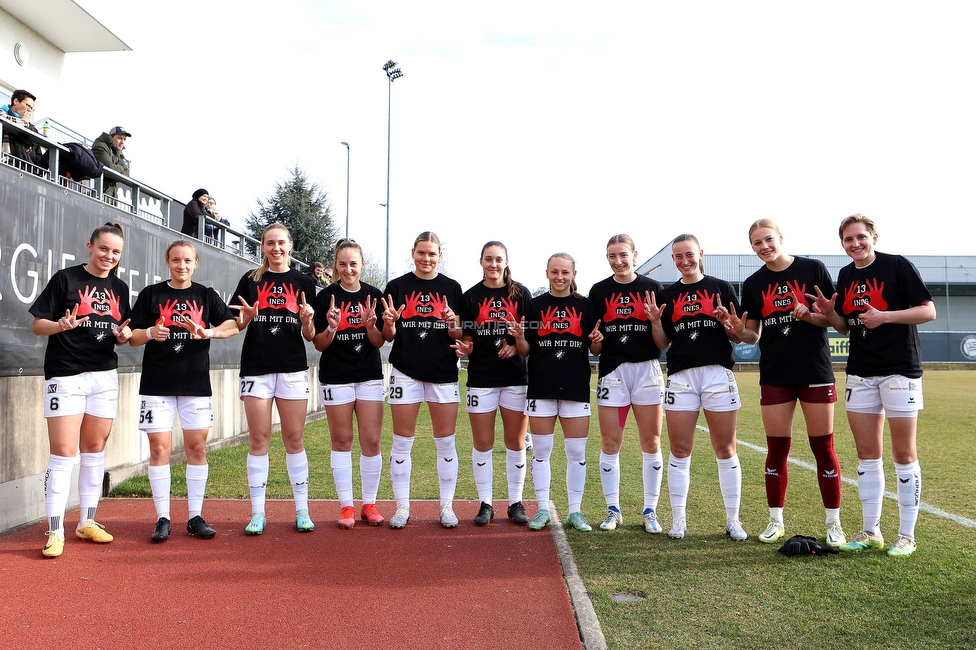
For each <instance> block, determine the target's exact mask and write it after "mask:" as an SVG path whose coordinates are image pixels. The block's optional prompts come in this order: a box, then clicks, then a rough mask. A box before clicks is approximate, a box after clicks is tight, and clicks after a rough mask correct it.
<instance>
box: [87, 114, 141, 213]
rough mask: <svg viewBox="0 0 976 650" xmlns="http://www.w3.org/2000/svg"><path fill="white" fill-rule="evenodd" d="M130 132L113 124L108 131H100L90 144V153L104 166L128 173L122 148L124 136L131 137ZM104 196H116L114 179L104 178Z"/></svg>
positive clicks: (127, 165)
mask: <svg viewBox="0 0 976 650" xmlns="http://www.w3.org/2000/svg"><path fill="white" fill-rule="evenodd" d="M131 137H132V134H131V133H129V132H128V131H126V130H125V129H123V128H122V127H121V126H113V127H112V130H111V131H109V132H108V133H102V134H101V135H100V136H98V139H97V140H95V144H93V145H92V153H94V154H95V158H96V159H98V161H99V162H100V163H102V164H103V165H105V166H106V167H108V168H110V169H113V170H115V171H117V172H118V173H120V174H125V175H126V176H128V175H129V161H128V160H126V159H125V154H124V153H122V150H123V149H125V140H126V138H131ZM103 194H104V195H105V196H111V197H112V198H116V187H115V181H114V180H112V179H110V178H106V179H105V187H104V190H103Z"/></svg>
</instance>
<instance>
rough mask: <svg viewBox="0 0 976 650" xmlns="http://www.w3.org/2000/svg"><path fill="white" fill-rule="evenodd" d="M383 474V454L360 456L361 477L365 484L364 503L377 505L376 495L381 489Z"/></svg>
mask: <svg viewBox="0 0 976 650" xmlns="http://www.w3.org/2000/svg"><path fill="white" fill-rule="evenodd" d="M382 473H383V454H376V455H375V456H362V455H360V456H359V476H360V477H361V480H362V482H363V503H364V504H365V503H376V493H377V492H378V491H379V489H380V474H382Z"/></svg>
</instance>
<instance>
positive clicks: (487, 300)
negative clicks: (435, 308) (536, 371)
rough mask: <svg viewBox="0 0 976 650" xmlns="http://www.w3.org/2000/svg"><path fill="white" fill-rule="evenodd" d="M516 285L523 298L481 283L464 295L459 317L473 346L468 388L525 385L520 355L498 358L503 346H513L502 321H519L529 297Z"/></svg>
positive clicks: (528, 294) (526, 379)
mask: <svg viewBox="0 0 976 650" xmlns="http://www.w3.org/2000/svg"><path fill="white" fill-rule="evenodd" d="M518 286H519V288H520V289H521V290H522V295H520V296H519V297H517V298H509V297H508V287H499V288H497V289H493V288H490V287H486V286H485V284H484V283H483V282H479V283H478V284H476V285H474V286H473V287H471V288H470V289H468V290H467V291H465V292H464V296H463V298H462V301H461V309H460V311H459V315H460V316H461V322H462V324H463V326H464V333H465V335H470V336H472V337H473V339H472V340H473V343H474V347H473V348H472V349H471V354H470V355H468V386H472V387H476V388H499V387H504V386H525V385H526V384H527V383H528V375H527V374H526V370H525V358H524V357H522V355H520V354H518V353H516V354H515V355H514V356H512V357H510V358H508V359H500V358H499V357H498V351H499V350H500V349H501V348H502V345H503V344H504V343H506V342H507V343H508V344H509V345H514V344H515V339H514V338H513V337H511V336H509V335H508V325H506V323H505V322H506V321H515V322H518V321H520V320H521V319H522V316H524V315H525V308H526V306H527V305H528V304H529V299H530V298H531V297H532V293H531V292H530V291H529V290H528V289H527V288H526V287H525V286H523V285H521V284H520V285H518Z"/></svg>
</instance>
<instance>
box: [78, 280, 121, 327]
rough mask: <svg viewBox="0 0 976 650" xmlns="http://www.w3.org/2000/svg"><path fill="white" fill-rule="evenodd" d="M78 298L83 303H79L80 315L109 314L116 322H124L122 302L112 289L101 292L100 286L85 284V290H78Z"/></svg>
mask: <svg viewBox="0 0 976 650" xmlns="http://www.w3.org/2000/svg"><path fill="white" fill-rule="evenodd" d="M78 298H79V299H80V300H81V303H80V304H79V305H78V316H79V317H81V316H88V315H89V314H97V315H105V314H108V315H109V316H111V317H112V319H113V320H115V322H116V323H121V322H122V309H121V307H120V303H121V302H122V301H121V300H120V299H119V297H118V296H116V295H115V292H114V291H112V290H111V289H109V290H107V291H105V292H104V293H100V292H99V291H98V287H89V286H88V285H87V284H86V285H85V290H84V291H82V290H81V289H79V290H78Z"/></svg>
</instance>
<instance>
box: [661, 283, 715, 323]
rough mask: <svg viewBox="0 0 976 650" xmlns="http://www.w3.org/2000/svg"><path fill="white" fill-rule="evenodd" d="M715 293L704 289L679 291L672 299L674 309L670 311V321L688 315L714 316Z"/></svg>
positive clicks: (673, 321)
mask: <svg viewBox="0 0 976 650" xmlns="http://www.w3.org/2000/svg"><path fill="white" fill-rule="evenodd" d="M716 295H717V294H714V293H708V292H707V291H705V290H704V289H702V290H701V291H698V292H696V295H695V297H694V298H692V297H691V296H692V293H691V292H690V291H689V292H687V293H679V294H678V297H677V298H675V299H674V311H673V312H671V322H672V323H676V322H678V321H679V320H681V319H682V318H685V317H688V316H711V317H714V316H715V297H716Z"/></svg>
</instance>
